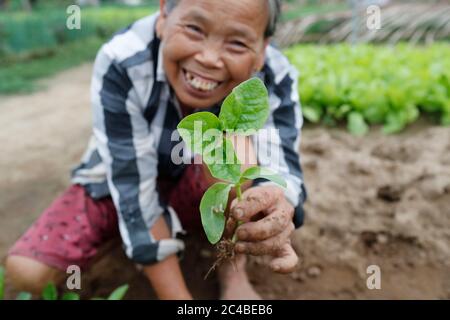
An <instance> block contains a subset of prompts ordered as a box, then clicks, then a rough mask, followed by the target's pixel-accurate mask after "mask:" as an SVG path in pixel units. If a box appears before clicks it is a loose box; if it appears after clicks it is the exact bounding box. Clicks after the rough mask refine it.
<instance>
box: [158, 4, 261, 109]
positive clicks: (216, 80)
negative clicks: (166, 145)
mask: <svg viewBox="0 0 450 320" xmlns="http://www.w3.org/2000/svg"><path fill="white" fill-rule="evenodd" d="M164 5H165V0H161V11H162V13H161V16H160V18H159V20H158V23H157V32H158V35H159V36H160V38H161V40H162V46H163V47H162V50H163V66H164V69H165V72H166V76H167V79H168V81H169V83H170V84H171V86H172V88H173V89H174V91H175V94H176V96H177V98H178V100H179V101H180V103H181V104H182V105H184V106H186V107H190V108H208V107H210V106H212V105H214V104H216V103H218V102H219V101H221V100H222V99H224V98H225V97H226V96H227V95H228V94H229V93H230V92H231V90H232V89H233V88H234V87H235V86H237V85H238V84H240V83H241V82H243V81H245V80H247V79H249V78H250V77H251V76H252V74H253V73H254V72H255V71H257V70H259V69H260V68H261V67H262V66H263V64H264V51H265V48H266V46H267V43H268V41H267V40H266V39H264V31H265V28H266V25H267V21H268V6H267V1H266V0H226V1H210V0H181V1H180V2H179V4H178V5H177V6H176V7H175V8H174V9H173V10H172V11H171V12H170V13H169V14H168V15H166V14H165V13H164V9H163V6H164Z"/></svg>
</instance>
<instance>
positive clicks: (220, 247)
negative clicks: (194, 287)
mask: <svg viewBox="0 0 450 320" xmlns="http://www.w3.org/2000/svg"><path fill="white" fill-rule="evenodd" d="M234 246H235V243H234V242H233V241H232V240H230V239H224V240H221V241H220V242H219V243H218V244H217V245H216V251H217V259H216V261H215V262H214V264H213V265H212V267H211V268H209V270H208V272H207V273H206V275H205V278H204V280H206V279H207V278H208V276H209V274H210V273H211V272H212V271H213V270H215V269H216V267H218V266H220V265H221V264H223V263H224V262H227V261H230V262H231V263H232V264H233V266H234V269H235V270H237V267H236V263H235V258H236V255H235V253H234Z"/></svg>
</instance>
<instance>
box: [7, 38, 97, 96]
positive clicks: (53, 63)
mask: <svg viewBox="0 0 450 320" xmlns="http://www.w3.org/2000/svg"><path fill="white" fill-rule="evenodd" d="M103 42H104V40H103V39H101V38H99V37H91V38H87V39H83V40H79V41H76V42H73V43H69V44H66V45H64V46H60V47H58V48H55V49H52V50H49V51H46V52H44V53H43V54H42V55H43V56H41V57H40V58H38V59H27V58H23V60H21V58H17V59H18V61H15V63H6V64H2V63H0V94H12V93H29V92H32V91H34V90H36V89H39V88H40V87H39V86H38V85H37V83H36V80H38V79H40V78H43V77H48V76H51V75H53V74H55V73H57V72H59V71H62V70H65V69H67V68H70V67H74V66H77V65H79V64H80V63H82V62H85V61H90V60H93V59H94V58H95V54H96V52H97V51H98V49H99V48H100V46H101V45H102V43H103Z"/></svg>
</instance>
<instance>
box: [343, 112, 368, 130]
mask: <svg viewBox="0 0 450 320" xmlns="http://www.w3.org/2000/svg"><path fill="white" fill-rule="evenodd" d="M347 122H348V124H347V128H348V130H349V131H350V133H352V134H354V135H356V136H363V135H365V134H366V133H367V132H368V131H369V127H368V126H367V124H366V122H365V121H364V117H363V116H362V114H361V113H359V112H351V113H349V115H348V117H347Z"/></svg>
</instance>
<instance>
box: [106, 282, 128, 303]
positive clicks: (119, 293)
mask: <svg viewBox="0 0 450 320" xmlns="http://www.w3.org/2000/svg"><path fill="white" fill-rule="evenodd" d="M127 291H128V285H127V284H124V285H123V286H120V287H118V288H117V289H116V290H114V291H113V292H112V293H111V294H110V295H109V297H108V300H122V298H123V297H124V296H125V294H126V293H127Z"/></svg>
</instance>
